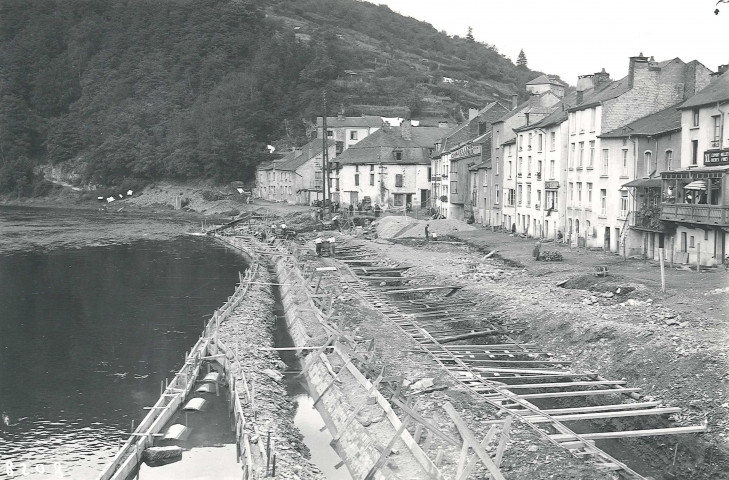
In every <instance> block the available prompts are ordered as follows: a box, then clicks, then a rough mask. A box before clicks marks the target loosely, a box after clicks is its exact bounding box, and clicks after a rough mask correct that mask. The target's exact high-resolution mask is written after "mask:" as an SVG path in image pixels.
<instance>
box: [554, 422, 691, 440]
mask: <svg viewBox="0 0 729 480" xmlns="http://www.w3.org/2000/svg"><path fill="white" fill-rule="evenodd" d="M705 431H706V425H697V426H693V427H671V428H653V429H649V430H625V431H622V432H599V433H580V434H579V435H580V437H582V438H583V439H585V440H602V439H605V438H633V437H652V436H657V435H680V434H684V433H701V432H705ZM549 438H551V439H552V440H555V441H557V442H563V441H569V440H574V439H576V438H577V437H575V436H574V435H570V434H569V433H559V434H555V435H549Z"/></svg>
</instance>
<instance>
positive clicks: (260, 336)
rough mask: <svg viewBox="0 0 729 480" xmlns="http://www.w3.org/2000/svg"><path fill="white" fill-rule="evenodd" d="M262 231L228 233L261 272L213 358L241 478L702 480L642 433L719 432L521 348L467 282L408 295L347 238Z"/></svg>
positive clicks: (223, 325)
mask: <svg viewBox="0 0 729 480" xmlns="http://www.w3.org/2000/svg"><path fill="white" fill-rule="evenodd" d="M254 228H256V226H255V225H251V224H250V222H249V224H248V225H247V226H246V225H239V226H237V227H233V226H231V227H230V228H228V229H225V230H223V229H221V230H217V231H216V232H215V237H216V238H217V239H218V240H220V241H223V242H225V243H226V244H228V245H230V246H231V247H233V248H235V249H236V250H238V251H241V252H242V254H244V255H247V256H248V257H249V258H251V259H252V260H253V261H252V264H253V265H257V267H256V268H255V275H253V274H251V275H250V276H249V275H248V274H247V277H246V278H247V281H248V284H247V290H246V292H247V293H246V295H245V298H241V299H240V302H239V303H238V304H236V306H235V308H234V309H232V311H231V313H230V315H229V316H227V318H225V319H224V320H222V321H220V322H219V323H218V325H217V328H216V329H215V332H214V333H210V336H209V337H210V341H209V343H210V345H212V346H213V347H212V350H211V351H208V356H209V357H210V358H212V359H215V360H218V359H219V358H220V357H221V355H222V357H223V361H222V362H220V365H221V367H223V371H224V375H225V377H226V378H227V379H228V383H229V384H230V385H233V386H234V388H232V389H231V392H232V393H231V404H232V410H234V411H235V410H236V406H237V408H238V410H239V413H236V414H235V415H233V416H234V420H235V422H234V425H235V430H236V438H237V440H238V442H237V443H238V461H239V462H240V463H241V464H242V465H241V467H242V469H243V478H263V477H274V476H275V477H278V478H302V479H309V478H312V479H313V478H342V479H346V478H354V479H374V478H402V479H406V478H410V479H423V478H448V479H450V478H454V479H467V478H493V479H500V478H515V479H516V478H519V479H537V478H560V479H583V480H590V479H612V478H636V479H641V478H656V479H658V478H698V477H694V476H693V475H692V474H691V472H692V466H691V465H690V464H689V463H690V462H686V465H683V464H682V461H681V460H679V462H678V465H676V456H674V459H673V462H674V463H673V465H672V467H673V468H672V472H674V473H670V474H668V475H665V474H664V473H662V469H661V468H660V467H657V466H656V463H659V464H660V462H661V461H663V462H666V461H667V462H670V459H666V458H662V457H665V455H657V456H658V457H659V458H658V461H657V462H656V461H655V459H653V461H652V462H648V461H643V459H642V458H641V457H640V455H646V454H647V455H650V454H651V447H650V442H645V441H644V440H643V439H642V438H640V437H645V436H658V437H657V438H664V437H662V436H664V435H682V436H683V435H684V434H694V433H700V432H703V431H705V430H706V425H705V424H698V425H687V426H676V425H675V424H673V422H671V421H670V420H669V418H668V416H669V415H673V414H676V413H680V409H679V408H676V407H671V406H667V405H663V404H662V403H661V402H660V401H657V400H653V399H649V400H646V399H645V398H643V397H641V396H640V394H639V393H638V391H639V390H640V389H636V388H631V387H630V386H628V385H626V382H625V381H624V380H610V379H606V378H603V377H601V376H600V375H599V374H598V373H596V372H576V371H572V370H570V368H569V364H570V362H569V361H567V360H563V359H559V360H558V359H555V358H552V357H551V355H550V354H549V353H548V352H544V351H542V349H541V348H540V347H539V346H537V345H536V344H532V343H523V342H520V341H519V340H518V330H519V325H510V324H509V323H508V322H506V321H499V319H498V318H496V316H495V315H489V314H484V313H483V312H482V311H479V310H477V305H476V303H475V302H473V301H472V300H470V299H468V298H466V297H464V296H459V294H458V292H459V290H460V288H461V285H457V284H448V285H428V286H423V285H417V286H412V287H408V282H409V281H411V280H413V279H414V278H416V277H414V276H409V275H408V273H407V271H408V269H409V268H410V266H408V265H401V264H397V265H394V264H393V263H392V262H388V261H387V260H386V259H383V258H381V257H378V256H377V254H376V253H374V252H370V251H368V249H367V246H366V243H365V242H361V241H357V240H348V241H347V242H346V243H341V238H340V243H338V248H337V255H336V257H335V258H331V257H329V258H319V257H317V256H315V255H314V252H313V245H312V244H310V243H306V242H304V241H303V240H302V239H300V240H299V241H298V242H297V241H295V240H281V239H275V240H270V241H269V242H266V243H263V242H260V241H258V240H256V239H255V238H254V236H253V235H252V234H253V229H254ZM252 268H253V267H252ZM515 332H516V333H515ZM375 338H387V339H388V341H387V342H379V343H378V342H377V341H376V340H375ZM220 352H223V353H222V354H221V353H220ZM211 354H212V355H211ZM216 356H217V357H216ZM282 360H283V361H282ZM287 393H288V395H287ZM236 398H237V400H236ZM302 398H303V399H305V400H306V399H308V400H306V401H304V400H301V399H302ZM297 399H298V400H297ZM297 403H298V408H299V410H301V409H307V408H308V409H311V408H312V407H313V408H316V410H317V411H318V413H319V414H320V417H321V420H323V423H324V425H325V426H326V428H321V429H320V430H319V432H318V433H319V434H322V433H324V437H317V438H316V439H314V440H312V439H313V437H312V435H313V434H312V433H308V434H307V435H306V436H304V435H302V434H301V433H300V432H299V429H298V428H297V426H296V424H295V422H294V416H295V414H294V412H295V411H296V410H297V407H296V404H297ZM307 415H308V414H307ZM315 416H316V417H317V418H319V416H318V415H315ZM324 430H326V432H323V431H324ZM685 436H689V435H685ZM306 437H309V438H308V439H307V438H306ZM322 438H326V439H327V440H328V441H327V442H326V445H325V446H322V445H321V444H322V442H323V441H322ZM307 440H308V442H309V444H310V445H311V446H312V447H313V449H315V450H329V449H330V448H331V449H333V451H334V452H335V455H332V452H314V451H310V449H309V448H308V447H307ZM636 440H637V441H639V442H641V443H640V444H633V443H631V442H634V441H636ZM625 442H628V443H625ZM636 445H639V447H640V448H635V449H634V447H635V446H636ZM636 452H639V453H636ZM656 452H657V450H656ZM322 453H323V455H319V454H322ZM334 462H336V463H334ZM325 472H326V473H325ZM102 478H104V477H102ZM106 478H112V477H106ZM121 478H123V477H121ZM701 478H713V477H701ZM716 478H718V477H716Z"/></svg>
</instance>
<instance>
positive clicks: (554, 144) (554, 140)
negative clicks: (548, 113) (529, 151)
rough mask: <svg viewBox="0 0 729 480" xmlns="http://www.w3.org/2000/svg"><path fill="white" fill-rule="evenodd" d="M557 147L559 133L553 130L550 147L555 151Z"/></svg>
mask: <svg viewBox="0 0 729 480" xmlns="http://www.w3.org/2000/svg"><path fill="white" fill-rule="evenodd" d="M556 148H557V134H556V133H555V132H552V133H550V134H549V149H550V150H551V151H554V150H555V149H556Z"/></svg>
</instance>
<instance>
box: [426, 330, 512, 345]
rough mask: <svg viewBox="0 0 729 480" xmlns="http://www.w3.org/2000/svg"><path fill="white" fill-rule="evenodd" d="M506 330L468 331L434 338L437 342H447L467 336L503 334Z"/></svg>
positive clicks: (463, 338) (466, 337)
mask: <svg viewBox="0 0 729 480" xmlns="http://www.w3.org/2000/svg"><path fill="white" fill-rule="evenodd" d="M504 334H506V332H503V331H501V330H481V331H480V332H469V333H463V334H460V335H451V336H448V337H439V338H436V340H437V341H438V343H449V342H457V341H458V340H465V339H468V338H478V337H486V336H489V335H504Z"/></svg>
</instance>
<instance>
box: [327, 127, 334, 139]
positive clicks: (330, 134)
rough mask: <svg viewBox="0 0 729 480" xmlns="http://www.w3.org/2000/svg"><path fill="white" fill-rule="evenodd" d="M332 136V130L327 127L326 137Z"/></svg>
mask: <svg viewBox="0 0 729 480" xmlns="http://www.w3.org/2000/svg"><path fill="white" fill-rule="evenodd" d="M333 136H334V130H331V129H328V130H327V137H333Z"/></svg>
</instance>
